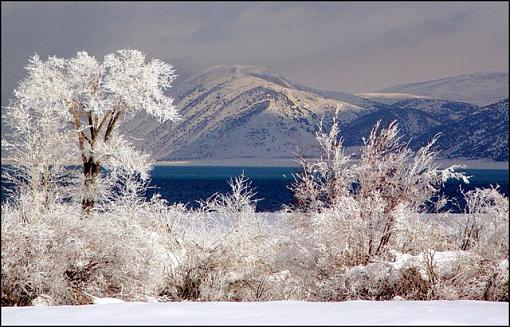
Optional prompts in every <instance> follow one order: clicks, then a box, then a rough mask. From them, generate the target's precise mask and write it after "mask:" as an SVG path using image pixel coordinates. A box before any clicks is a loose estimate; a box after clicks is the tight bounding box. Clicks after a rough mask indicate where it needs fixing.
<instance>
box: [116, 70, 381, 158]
mask: <svg viewBox="0 0 510 327" xmlns="http://www.w3.org/2000/svg"><path fill="white" fill-rule="evenodd" d="M172 95H173V97H174V99H175V104H176V106H177V109H178V110H179V112H180V113H181V115H182V118H183V119H182V121H181V122H180V123H178V124H176V123H165V124H161V125H160V124H158V123H157V122H155V121H154V120H152V119H149V118H148V117H145V116H143V115H139V116H137V117H135V119H134V120H132V121H130V122H128V123H127V124H126V125H125V126H124V128H123V131H124V133H125V134H128V135H131V136H133V137H134V142H135V143H136V144H137V145H138V147H141V148H144V149H145V150H147V151H149V152H150V153H152V154H153V155H154V157H155V158H157V159H160V160H165V159H175V160H177V159H209V158H214V159H224V158H275V157H279V158H293V157H294V156H295V155H294V152H295V151H296V148H300V149H302V150H303V151H304V152H305V153H307V154H317V153H318V152H317V149H316V144H315V139H314V137H315V134H314V132H315V129H316V124H317V122H318V121H319V119H320V118H321V117H322V116H326V117H331V116H332V115H334V114H335V111H336V110H337V106H338V105H340V107H338V108H339V114H340V116H341V117H342V121H344V122H350V121H352V120H354V119H356V118H358V117H359V116H361V115H363V114H365V113H368V112H371V111H373V110H378V109H380V107H381V106H384V105H382V104H378V103H374V102H372V101H369V100H366V99H363V98H360V97H357V96H354V95H351V94H347V93H341V92H322V91H320V90H314V89H311V88H306V87H301V86H296V85H295V84H293V83H292V82H290V81H288V80H287V79H285V78H284V77H282V76H279V75H276V74H273V73H271V72H269V71H268V70H267V69H265V68H262V67H258V66H240V65H235V66H215V67H212V68H210V69H207V70H205V71H203V72H200V73H198V74H194V75H192V76H189V77H187V78H186V79H185V80H183V81H181V82H180V83H179V87H178V90H177V89H176V90H175V91H174V93H173V94H172Z"/></svg>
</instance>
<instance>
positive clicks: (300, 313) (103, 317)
mask: <svg viewBox="0 0 510 327" xmlns="http://www.w3.org/2000/svg"><path fill="white" fill-rule="evenodd" d="M109 302H111V301H102V303H103V304H95V305H88V306H50V307H18V308H16V307H3V308H2V325H74V324H79V325H103V324H115V325H266V324H267V325H269V324H275V325H312V324H313V325H340V324H348V325H365V324H368V325H408V324H413V325H508V303H507V302H499V303H498V302H483V301H428V302H422V301H387V302H375V301H347V302H295V301H280V302H244V303H239V302H173V303H109Z"/></svg>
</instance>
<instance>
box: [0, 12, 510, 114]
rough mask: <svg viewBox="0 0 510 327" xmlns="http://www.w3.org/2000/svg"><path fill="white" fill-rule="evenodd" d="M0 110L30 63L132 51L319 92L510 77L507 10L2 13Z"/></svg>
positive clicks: (182, 67)
mask: <svg viewBox="0 0 510 327" xmlns="http://www.w3.org/2000/svg"><path fill="white" fill-rule="evenodd" d="M1 6H2V105H6V104H7V99H8V98H9V97H10V94H11V92H12V89H13V88H14V87H15V86H16V84H17V83H18V81H19V80H20V79H21V78H23V75H24V71H23V69H22V67H23V66H24V65H25V64H26V62H27V59H28V57H29V56H30V55H32V54H33V53H34V52H37V53H39V54H40V55H42V56H43V57H46V56H48V55H56V56H62V57H66V56H71V55H73V54H74V53H75V52H76V51H78V50H87V51H88V52H89V53H91V54H93V55H96V56H103V55H105V54H106V53H108V52H111V51H114V50H117V49H120V48H126V47H129V48H136V49H140V50H142V51H144V52H145V53H147V54H148V56H150V57H158V58H163V59H165V60H168V61H171V62H173V63H175V65H176V66H177V68H178V70H179V71H180V72H189V71H192V70H197V69H201V68H205V67H208V66H212V65H217V64H255V65H261V66H267V67H268V68H270V69H272V70H273V71H275V72H277V73H280V74H282V75H284V76H286V77H288V78H290V79H294V80H296V81H298V82H300V83H302V84H305V85H309V86H312V87H318V88H325V89H332V90H342V91H347V92H360V91H368V90H374V89H378V88H383V87H387V86H391V85H394V84H399V83H406V82H412V81H418V80H426V79H433V78H439V77H443V76H448V75H454V74H462V73H469V72H476V71H508V60H509V58H508V36H509V35H508V28H509V26H508V3H506V2H493V3H490V2H483V3H482V2H479V3H477V2H464V3H463V2H455V3H453V2H450V3H448V2H445V3H439V2H431V3H427V2H424V3H403V2H395V3H390V2H384V3H375V2H374V3H370V2H361V3H354V2H342V3H329V2H290V3H283V2H282V3H279V2H270V3H268V2H261V3H258V2H249V3H240V2H228V3H227V2H224V3H222V2H191V3H179V2H148V3H147V2H144V3H141V2H125V3H122V2H105V3H96V2H64V3H62V2H58V3H57V2H40V3H35V2H33V3H30V2H19V3H16V2H2V4H1Z"/></svg>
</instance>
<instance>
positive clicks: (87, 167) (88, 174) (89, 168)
mask: <svg viewBox="0 0 510 327" xmlns="http://www.w3.org/2000/svg"><path fill="white" fill-rule="evenodd" d="M99 169H100V165H99V162H97V161H95V160H94V158H93V157H92V156H90V157H89V160H88V161H87V162H85V163H84V164H83V175H84V188H85V195H84V197H83V200H82V203H81V204H82V208H83V210H84V211H85V212H86V213H87V214H88V213H89V212H90V210H91V209H92V208H93V207H94V205H95V199H94V198H95V194H96V181H97V176H98V175H99Z"/></svg>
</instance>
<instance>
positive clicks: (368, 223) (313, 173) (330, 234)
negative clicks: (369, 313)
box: [293, 120, 467, 284]
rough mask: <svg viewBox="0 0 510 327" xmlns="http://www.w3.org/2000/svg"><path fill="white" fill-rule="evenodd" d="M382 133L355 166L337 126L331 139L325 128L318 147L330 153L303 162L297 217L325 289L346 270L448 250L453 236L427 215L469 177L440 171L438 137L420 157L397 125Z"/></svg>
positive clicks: (366, 143)
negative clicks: (448, 186)
mask: <svg viewBox="0 0 510 327" xmlns="http://www.w3.org/2000/svg"><path fill="white" fill-rule="evenodd" d="M380 127H381V126H380V122H378V123H377V124H376V125H375V126H374V128H373V129H372V131H371V133H370V136H369V138H368V139H367V140H364V145H363V146H362V148H361V150H360V151H361V155H360V159H359V160H358V161H355V160H353V159H352V158H351V157H350V156H346V155H345V153H344V149H343V145H342V140H341V139H339V138H338V134H339V128H338V123H337V121H336V120H333V125H332V127H331V130H330V131H329V132H328V133H326V132H324V129H323V125H322V122H321V123H320V124H319V131H318V133H317V140H318V142H319V144H320V146H321V148H322V149H323V153H324V154H323V156H322V157H321V158H320V160H318V161H315V162H314V161H312V162H306V161H304V162H303V173H301V174H298V176H297V182H296V183H295V184H294V185H293V190H294V193H295V196H296V198H297V199H298V203H299V208H298V209H300V210H301V211H304V214H301V215H296V223H295V227H296V229H297V231H298V232H297V233H298V235H297V236H296V237H297V238H298V239H300V240H302V242H301V246H303V247H304V248H306V249H307V250H306V256H307V257H308V259H307V260H308V264H311V265H312V266H310V267H309V269H310V270H311V271H313V272H314V273H315V278H316V279H317V281H318V283H319V284H320V283H323V281H324V280H328V279H329V278H337V277H335V276H337V274H338V271H339V270H341V269H343V268H345V267H354V266H358V265H362V266H364V265H366V264H368V263H369V262H373V260H376V258H379V257H381V256H383V255H384V254H385V253H386V252H387V250H388V249H396V250H399V251H405V252H412V253H419V252H421V251H424V250H425V249H434V250H446V249H448V248H449V245H448V243H449V241H451V239H450V236H449V235H448V233H447V232H445V231H443V230H441V228H439V227H438V226H436V225H432V224H425V223H424V222H423V221H422V219H421V217H420V213H421V212H422V211H424V208H425V207H426V206H427V204H428V202H430V201H432V200H431V199H432V197H433V196H434V195H436V194H437V193H438V189H439V186H441V185H442V184H443V183H444V182H445V181H446V180H447V179H448V178H462V179H464V180H465V181H467V178H466V177H465V176H464V175H463V174H462V173H456V172H455V171H454V169H455V168H456V167H454V166H453V167H450V168H447V169H444V170H440V169H438V166H437V164H436V162H435V161H434V160H435V157H436V152H435V151H433V150H432V147H433V145H434V143H435V141H436V138H434V139H433V140H432V141H431V142H430V143H429V144H428V145H426V146H425V147H423V148H421V149H419V150H418V151H413V150H411V149H410V148H409V147H408V144H407V143H405V142H403V141H402V140H401V137H399V135H398V133H399V130H398V125H397V124H396V123H395V122H393V123H391V124H390V125H389V126H388V127H387V128H382V129H381V128H380ZM301 261H302V262H301V264H303V260H301ZM343 279H345V276H344V278H343ZM369 280H370V281H371V282H372V281H373V278H369Z"/></svg>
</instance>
